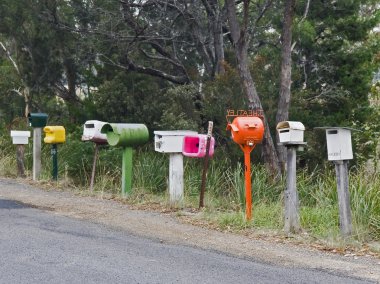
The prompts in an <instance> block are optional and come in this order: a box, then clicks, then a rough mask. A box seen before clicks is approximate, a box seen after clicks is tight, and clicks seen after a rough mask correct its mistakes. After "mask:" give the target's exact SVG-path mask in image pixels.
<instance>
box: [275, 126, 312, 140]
mask: <svg viewBox="0 0 380 284" xmlns="http://www.w3.org/2000/svg"><path fill="white" fill-rule="evenodd" d="M277 131H278V135H279V138H280V143H286V142H303V139H304V132H305V126H304V125H303V124H302V123H301V122H299V121H282V122H280V123H278V124H277Z"/></svg>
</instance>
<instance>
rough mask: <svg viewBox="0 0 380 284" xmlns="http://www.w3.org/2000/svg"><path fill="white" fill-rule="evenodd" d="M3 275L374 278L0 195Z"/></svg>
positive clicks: (60, 278) (43, 279) (174, 279)
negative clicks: (206, 246)
mask: <svg viewBox="0 0 380 284" xmlns="http://www.w3.org/2000/svg"><path fill="white" fill-rule="evenodd" d="M0 222H1V224H0V252H1V256H0V283H18V284H19V283H334V284H337V283H345V284H348V283H373V282H368V281H364V280H360V279H353V278H347V277H345V276H344V275H333V274H330V273H329V272H327V271H316V270H307V269H301V268H294V267H293V268H289V267H278V266H273V265H270V264H265V263H261V262H256V261H254V260H247V259H239V258H236V257H232V256H228V255H224V254H221V253H218V252H214V251H207V250H206V251H205V250H201V249H197V248H192V247H186V246H181V245H173V244H166V243H163V242H161V241H160V240H154V239H148V238H144V237H141V236H134V235H133V234H130V233H128V232H125V231H121V230H117V229H114V228H108V227H105V226H102V225H99V224H95V223H91V222H88V221H83V220H78V219H71V218H67V217H62V216H57V215H55V214H54V212H51V211H43V210H39V209H35V208H30V207H28V206H25V205H23V204H19V203H16V202H14V201H11V200H4V199H0Z"/></svg>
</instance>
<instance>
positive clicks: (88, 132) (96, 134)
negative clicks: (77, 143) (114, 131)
mask: <svg viewBox="0 0 380 284" xmlns="http://www.w3.org/2000/svg"><path fill="white" fill-rule="evenodd" d="M105 124H107V122H104V121H99V120H88V121H86V122H85V123H84V125H83V135H82V141H91V142H94V143H97V144H105V143H107V134H104V133H101V132H100V131H101V129H102V127H103V126H104V125H105Z"/></svg>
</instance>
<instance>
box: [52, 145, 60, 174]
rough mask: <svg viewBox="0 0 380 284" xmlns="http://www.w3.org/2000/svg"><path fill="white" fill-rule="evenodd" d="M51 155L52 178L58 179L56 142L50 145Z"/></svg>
mask: <svg viewBox="0 0 380 284" xmlns="http://www.w3.org/2000/svg"><path fill="white" fill-rule="evenodd" d="M51 157H52V159H53V171H52V173H53V180H58V147H57V144H52V145H51Z"/></svg>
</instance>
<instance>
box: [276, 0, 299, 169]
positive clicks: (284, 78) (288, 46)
mask: <svg viewBox="0 0 380 284" xmlns="http://www.w3.org/2000/svg"><path fill="white" fill-rule="evenodd" d="M294 4H295V0H286V1H285V9H284V22H283V27H282V48H281V74H280V97H279V101H278V107H277V114H276V123H279V122H281V121H285V120H288V119H289V107H290V97H291V94H290V87H291V83H292V78H291V77H292V22H293V14H294ZM276 138H277V142H279V137H278V134H277V136H276ZM277 153H278V158H279V163H280V166H281V170H282V172H284V171H285V167H286V149H285V147H284V146H278V145H277Z"/></svg>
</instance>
